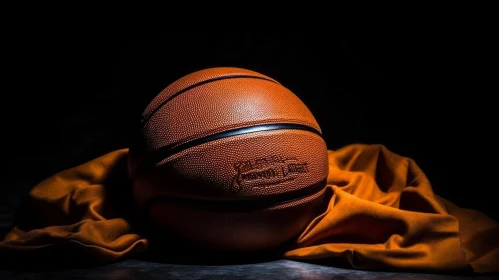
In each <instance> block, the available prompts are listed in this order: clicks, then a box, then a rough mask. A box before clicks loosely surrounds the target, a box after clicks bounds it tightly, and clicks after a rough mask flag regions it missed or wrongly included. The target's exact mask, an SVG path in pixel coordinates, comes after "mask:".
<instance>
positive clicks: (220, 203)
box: [142, 177, 327, 211]
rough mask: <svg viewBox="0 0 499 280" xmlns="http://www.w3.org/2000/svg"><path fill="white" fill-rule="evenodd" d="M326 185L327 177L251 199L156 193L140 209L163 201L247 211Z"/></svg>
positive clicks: (287, 201)
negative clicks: (289, 189)
mask: <svg viewBox="0 0 499 280" xmlns="http://www.w3.org/2000/svg"><path fill="white" fill-rule="evenodd" d="M326 185H327V177H326V178H324V179H322V180H320V181H319V182H316V183H313V184H311V185H310V186H308V187H305V188H301V189H297V190H294V191H291V192H287V193H279V194H276V195H272V196H269V197H262V196H258V197H254V198H251V199H248V198H246V199H245V198H242V197H239V198H240V199H238V200H210V199H196V198H187V197H179V196H167V195H157V196H154V197H150V198H148V199H147V200H146V201H145V202H144V204H143V206H142V209H147V208H149V207H151V206H152V205H153V204H156V203H159V202H165V201H173V202H175V203H183V204H190V205H193V206H195V207H200V208H209V209H210V210H217V209H218V210H225V211H234V210H245V211H247V210H258V209H269V208H274V207H279V206H281V205H285V204H290V203H291V204H292V203H293V202H297V201H300V200H302V199H306V198H309V197H312V196H314V195H318V194H320V193H321V192H323V191H324V188H325V187H326ZM305 203H306V202H305Z"/></svg>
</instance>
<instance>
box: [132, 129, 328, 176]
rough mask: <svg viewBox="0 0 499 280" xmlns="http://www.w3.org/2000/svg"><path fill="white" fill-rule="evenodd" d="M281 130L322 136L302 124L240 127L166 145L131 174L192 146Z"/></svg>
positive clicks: (315, 130)
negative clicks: (178, 143)
mask: <svg viewBox="0 0 499 280" xmlns="http://www.w3.org/2000/svg"><path fill="white" fill-rule="evenodd" d="M283 129H293V130H303V131H308V132H311V133H314V134H317V135H319V136H320V137H322V134H321V132H320V131H318V130H317V129H315V128H313V127H310V126H307V125H303V124H293V123H275V124H262V125H255V126H249V127H242V128H236V129H232V130H227V131H224V132H220V133H216V134H212V135H208V136H205V137H202V138H198V139H194V140H192V141H189V142H186V143H183V144H180V145H168V146H164V147H161V148H159V149H158V150H157V151H156V152H155V154H156V156H154V157H152V158H150V160H147V161H146V162H144V163H143V164H142V165H140V166H138V167H137V168H136V170H135V172H133V173H134V174H132V175H133V176H135V174H137V173H138V172H139V169H143V168H144V165H146V166H150V165H153V164H155V163H157V162H159V161H161V160H163V159H165V158H167V157H169V156H172V155H174V154H176V153H179V152H181V151H183V150H186V149H189V148H192V147H194V146H198V145H201V144H204V143H207V142H211V141H214V140H218V139H221V138H227V137H232V136H237V135H242V134H247V133H255V132H261V131H269V130H283Z"/></svg>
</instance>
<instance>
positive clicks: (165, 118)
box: [129, 68, 328, 251]
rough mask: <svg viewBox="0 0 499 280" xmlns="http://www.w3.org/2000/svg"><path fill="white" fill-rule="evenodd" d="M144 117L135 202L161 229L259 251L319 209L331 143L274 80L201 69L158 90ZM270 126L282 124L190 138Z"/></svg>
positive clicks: (134, 161)
mask: <svg viewBox="0 0 499 280" xmlns="http://www.w3.org/2000/svg"><path fill="white" fill-rule="evenodd" d="M142 117H143V118H142V127H141V130H140V131H138V132H137V133H138V138H137V142H136V143H135V145H134V146H132V147H131V148H130V155H129V174H130V177H131V179H132V181H133V184H134V196H135V198H136V200H137V201H138V203H139V205H141V206H142V207H144V208H147V209H146V211H148V214H149V215H151V216H152V217H153V218H154V219H155V220H156V221H158V222H159V223H160V224H161V225H162V227H163V228H164V229H166V230H168V231H170V232H174V233H176V234H179V235H181V236H184V237H186V238H188V239H189V240H192V241H195V242H199V243H200V244H204V245H208V246H211V247H214V248H219V249H222V248H223V249H227V250H229V249H230V248H232V249H234V250H243V251H246V250H263V249H268V248H270V247H273V246H277V245H279V244H281V243H283V242H286V241H287V240H289V239H290V238H293V237H296V236H297V235H298V234H299V233H300V232H301V231H302V230H303V229H304V227H305V226H306V225H307V224H308V222H310V220H311V219H312V218H313V217H314V215H315V214H316V212H315V211H316V209H317V207H318V201H320V198H321V197H322V194H323V190H324V187H325V179H326V177H327V174H328V159H327V148H326V144H325V142H324V140H323V139H322V137H321V136H320V132H321V130H320V127H319V125H318V124H317V122H316V120H315V118H314V116H313V115H312V113H311V112H310V110H309V109H308V108H307V106H306V105H305V104H304V103H303V102H302V101H301V100H300V99H299V98H298V97H297V96H296V95H295V94H294V93H292V92H291V91H289V90H288V89H287V88H285V87H284V86H283V85H281V84H279V83H278V82H277V81H275V80H273V79H271V78H269V77H267V76H265V75H262V74H259V73H256V72H253V71H249V70H245V69H240V68H211V69H205V70H201V71H198V72H195V73H192V74H190V75H187V76H185V77H183V78H181V79H179V80H177V81H176V82H174V83H172V84H171V85H170V86H168V87H167V88H166V89H165V90H163V91H162V92H161V93H159V94H158V96H157V97H156V98H154V99H153V100H152V101H151V103H150V104H149V105H148V106H147V108H146V109H145V111H144V113H143V116H142ZM273 124H282V125H283V126H282V128H279V129H274V130H268V131H250V132H244V133H242V134H239V135H230V136H227V137H219V138H214V140H212V141H205V142H202V143H200V144H197V145H193V146H188V145H185V144H186V143H192V142H190V141H194V143H196V142H195V141H196V140H199V139H202V138H203V137H209V136H212V135H217V134H219V133H224V132H227V131H229V130H237V129H244V128H252V127H256V126H261V125H273ZM286 124H289V125H295V128H287V127H286ZM300 127H306V128H307V129H306V130H305V129H300ZM314 131H315V132H316V133H314ZM175 147H182V149H180V150H178V151H177V150H175V153H171V154H167V155H166V156H165V157H162V155H163V154H162V151H163V150H165V149H170V148H172V149H174V148H175ZM183 147H186V148H185V149H184V148H183ZM158 156H159V157H158ZM318 184H319V187H317V186H318ZM159 197H162V198H168V199H166V200H165V199H163V200H158V199H157V198H159ZM186 199H187V200H186ZM270 200H271V201H273V203H274V204H273V205H269V204H265V203H262V202H263V201H270ZM186 201H190V202H189V203H186ZM196 201H197V202H196ZM238 201H239V202H241V205H242V204H243V202H244V205H252V204H254V206H255V207H253V208H251V207H250V208H248V209H246V208H240V207H237V202H238ZM153 202H154V203H153ZM229 202H230V204H229ZM197 203H198V204H202V205H205V206H206V205H208V207H202V208H199V207H197V208H196V207H195V206H196V204H197ZM210 203H211V204H210ZM209 205H213V207H210V206H209ZM215 205H216V206H217V207H215ZM244 209H246V210H244ZM234 234H236V235H237V238H236V237H234Z"/></svg>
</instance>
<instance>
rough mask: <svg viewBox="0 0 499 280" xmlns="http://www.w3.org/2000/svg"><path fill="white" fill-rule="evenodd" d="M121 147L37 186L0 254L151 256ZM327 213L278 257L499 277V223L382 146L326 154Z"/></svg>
mask: <svg viewBox="0 0 499 280" xmlns="http://www.w3.org/2000/svg"><path fill="white" fill-rule="evenodd" d="M127 155H128V150H127V149H121V150H117V151H113V152H110V153H108V154H106V155H103V156H101V157H99V158H96V159H94V160H91V161H89V162H87V163H85V164H82V165H80V166H77V167H74V168H71V169H68V170H65V171H62V172H60V173H58V174H55V175H54V176H52V177H50V178H48V179H46V180H44V181H43V182H41V183H40V184H38V185H37V186H35V187H34V188H33V189H32V190H31V192H30V193H29V195H28V197H27V200H26V202H25V203H24V205H23V206H22V207H21V208H20V209H19V212H18V216H17V218H16V222H15V225H14V227H13V229H12V230H11V231H10V232H9V233H8V235H7V236H6V237H5V239H4V240H3V241H2V242H0V257H1V258H2V259H9V260H11V262H14V261H28V260H36V258H49V259H50V258H52V259H54V260H60V261H63V260H64V261H66V262H71V261H72V262H76V261H80V260H94V261H97V262H110V261H116V260H119V259H122V258H126V257H134V256H136V255H140V254H142V255H143V254H146V255H147V252H148V244H149V240H148V239H147V237H146V236H144V235H143V234H142V233H141V232H140V231H138V230H137V229H136V228H135V227H134V226H133V224H134V221H136V220H137V213H138V211H137V209H136V208H134V200H133V197H132V193H131V187H130V182H129V181H128V177H127V174H126V172H127V168H126V162H127ZM328 157H329V176H328V179H327V188H328V190H327V191H328V199H327V200H326V203H327V205H324V209H326V210H325V211H324V212H323V213H320V215H318V216H317V217H316V218H315V219H313V220H312V221H311V222H310V224H309V225H308V226H307V227H306V229H305V230H304V231H303V232H302V233H301V235H300V236H299V237H298V238H297V239H296V241H295V242H294V244H292V245H291V246H290V248H289V249H288V250H287V251H286V252H285V253H284V255H283V256H282V257H283V258H288V259H294V260H303V261H317V260H322V261H325V262H326V263H327V261H331V262H335V261H336V262H343V263H346V264H347V265H349V266H351V267H353V268H356V269H370V270H398V271H409V270H410V271H414V270H419V271H434V272H455V271H465V270H472V271H474V272H476V273H486V272H496V271H499V224H498V223H497V222H496V221H494V220H493V219H491V218H490V217H488V216H487V215H485V214H483V213H480V212H478V211H475V210H472V209H464V208H460V207H458V206H456V205H454V204H453V203H452V202H450V201H448V200H446V199H444V198H441V197H439V196H438V195H437V194H435V193H434V190H433V188H432V186H431V184H430V182H429V180H428V178H427V177H426V176H425V174H424V172H423V171H422V170H421V169H420V168H419V166H418V165H417V164H416V162H415V161H414V160H412V159H410V158H407V157H403V156H400V155H397V154H395V153H393V152H391V151H390V150H388V149H387V148H386V147H385V146H383V145H364V144H352V145H348V146H345V147H343V148H341V149H338V150H335V151H332V150H329V151H328Z"/></svg>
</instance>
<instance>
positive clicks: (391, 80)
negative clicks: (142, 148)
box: [0, 27, 499, 231]
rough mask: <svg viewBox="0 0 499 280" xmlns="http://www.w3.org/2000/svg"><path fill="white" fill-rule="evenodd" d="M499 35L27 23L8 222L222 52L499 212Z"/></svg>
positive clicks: (16, 51)
mask: <svg viewBox="0 0 499 280" xmlns="http://www.w3.org/2000/svg"><path fill="white" fill-rule="evenodd" d="M489 38H490V37H489V36H487V37H481V36H480V35H476V34H475V35H469V34H468V35H467V34H464V33H463V32H461V30H460V29H452V28H450V29H449V28H446V27H443V28H429V29H425V30H422V31H421V30H397V31H394V32H386V33H383V34H381V33H380V32H378V30H376V29H375V28H372V30H369V29H367V27H366V28H364V29H363V30H362V32H352V33H349V34H347V35H345V36H343V35H338V34H336V33H333V32H331V33H329V32H327V30H326V31H323V32H318V31H315V32H298V31H296V32H270V31H269V32H255V31H253V32H244V31H240V32H179V31H165V32H163V33H157V34H155V36H154V37H152V39H148V40H141V39H140V40H139V39H136V37H135V36H132V35H130V34H118V33H113V32H105V31H101V32H98V31H95V30H92V31H91V32H75V31H71V32H66V31H62V30H39V31H35V32H31V33H28V34H26V33H22V34H17V35H16V36H15V38H14V39H12V40H8V41H7V42H5V43H4V47H7V48H6V50H5V51H4V61H6V62H8V63H7V64H4V65H7V67H6V68H7V70H8V72H9V74H8V75H7V76H6V81H5V82H6V83H5V87H4V88H3V90H2V95H3V97H2V99H3V101H2V107H3V110H2V122H3V124H2V126H3V133H2V134H3V135H2V139H3V144H2V146H3V147H4V149H3V150H2V159H3V160H2V161H3V163H4V165H5V166H6V168H5V167H4V168H3V171H4V173H3V179H2V182H1V190H0V221H1V224H2V230H3V231H5V229H6V228H7V227H8V225H9V224H10V223H11V222H12V214H13V213H14V211H15V209H16V207H17V206H18V205H19V202H20V201H21V199H22V198H23V197H24V196H25V195H26V193H27V192H28V191H29V190H30V188H31V187H33V186H34V185H35V184H36V183H38V182H39V181H40V180H43V179H44V178H46V177H48V176H50V175H52V174H54V173H56V172H58V171H61V170H63V169H66V168H69V167H73V166H75V165H78V164H81V163H83V162H85V161H87V160H90V159H92V158H95V157H97V156H100V155H102V154H104V153H107V152H109V151H112V150H115V149H119V148H124V147H128V145H129V135H130V132H131V131H130V130H131V128H132V127H133V124H134V123H135V122H137V121H138V118H139V114H140V113H141V112H142V110H143V109H144V108H145V106H146V105H147V103H148V102H149V101H150V100H151V99H152V98H153V97H154V96H155V95H156V94H157V93H159V92H160V91H161V90H162V89H163V88H164V87H166V86H167V85H168V84H169V83H171V82H173V81H174V80H176V79H177V78H180V77H181V76H183V75H186V74H188V73H190V72H193V71H196V70H200V69H203V68H207V67H215V66H234V67H242V68H248V69H251V70H254V71H257V72H260V73H263V74H266V75H268V76H270V77H273V78H275V79H276V80H278V81H279V82H281V83H282V84H283V85H285V86H286V87H288V88H289V89H291V90H292V91H293V92H294V93H295V94H296V95H298V96H299V97H300V98H301V99H302V100H303V101H304V103H305V104H306V105H307V106H308V107H309V108H310V110H311V111H312V113H313V114H314V115H315V117H316V119H317V121H318V123H319V125H320V126H321V127H322V130H323V134H324V138H325V140H326V143H327V145H328V148H329V149H338V148H340V147H342V146H345V145H348V144H352V143H367V144H371V143H373V144H384V145H385V146H386V147H387V148H388V149H390V150H391V151H393V152H396V153H398V154H400V155H403V156H407V157H411V158H413V159H414V160H415V161H416V162H417V163H418V165H419V166H420V167H421V168H422V169H423V171H424V172H425V173H426V175H427V176H428V177H429V179H430V181H431V182H432V186H433V188H434V191H435V192H436V193H437V194H439V195H441V196H443V197H444V198H447V199H449V200H451V201H452V202H454V203H456V204H457V205H459V206H462V207H468V208H475V209H477V210H480V211H483V212H485V213H487V214H489V215H490V216H492V217H494V218H495V219H496V220H497V219H498V218H499V217H498V214H497V211H496V208H497V207H496V205H495V204H496V202H495V201H496V197H495V194H494V193H495V192H496V188H497V185H498V184H497V175H496V174H495V167H496V165H497V161H496V160H495V159H496V158H497V157H496V152H495V146H496V139H497V137H495V136H494V135H495V130H496V128H497V125H496V121H495V116H496V111H497V109H496V108H495V107H496V106H495V102H494V101H493V98H492V97H493V95H494V94H496V92H497V89H496V87H495V86H494V87H493V88H488V87H485V89H482V88H481V86H483V85H484V84H489V83H491V81H492V79H494V80H495V79H496V78H493V76H492V75H490V74H487V73H488V72H489V70H487V69H489V66H491V65H489V64H490V59H491V56H492V55H493V54H494V51H493V48H492V47H491V45H490V44H489V42H490V39H489ZM492 66H493V64H492ZM480 73H484V74H483V75H482V74H480ZM477 74H478V75H477ZM4 78H5V77H4ZM7 85H8V86H7ZM469 85H471V87H469ZM493 89H495V91H494V90H493Z"/></svg>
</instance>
